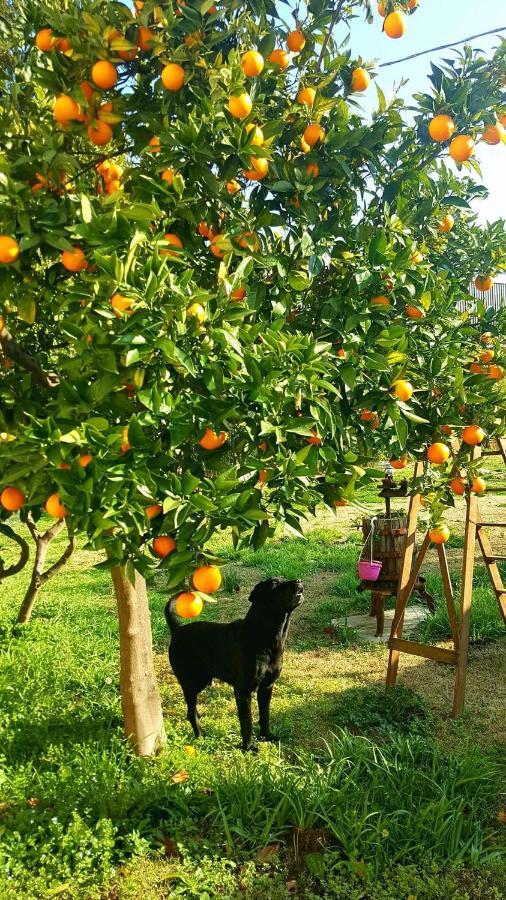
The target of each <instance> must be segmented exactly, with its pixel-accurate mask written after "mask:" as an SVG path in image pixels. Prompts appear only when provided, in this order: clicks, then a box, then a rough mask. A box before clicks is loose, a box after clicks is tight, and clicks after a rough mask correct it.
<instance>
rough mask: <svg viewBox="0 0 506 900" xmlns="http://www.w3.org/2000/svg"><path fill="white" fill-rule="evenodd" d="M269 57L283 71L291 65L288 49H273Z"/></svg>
mask: <svg viewBox="0 0 506 900" xmlns="http://www.w3.org/2000/svg"><path fill="white" fill-rule="evenodd" d="M267 58H268V60H269V62H270V63H271V64H272V65H273V66H277V67H278V69H281V71H282V72H284V71H285V69H287V68H288V66H289V65H290V54H289V53H287V52H286V50H281V49H279V48H278V49H277V50H273V51H272V53H271V54H270V56H268V57H267Z"/></svg>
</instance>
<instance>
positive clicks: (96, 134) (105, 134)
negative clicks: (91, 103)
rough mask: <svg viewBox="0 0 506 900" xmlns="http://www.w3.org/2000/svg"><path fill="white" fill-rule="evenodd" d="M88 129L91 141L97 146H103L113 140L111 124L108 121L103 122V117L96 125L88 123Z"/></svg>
mask: <svg viewBox="0 0 506 900" xmlns="http://www.w3.org/2000/svg"><path fill="white" fill-rule="evenodd" d="M86 131H87V132H88V137H89V139H90V141H91V143H92V144H95V145H96V146H97V147H103V146H104V144H108V143H109V141H111V140H112V128H111V126H110V125H109V124H108V122H102V121H101V119H97V121H96V122H95V124H94V125H88V128H87V129H86Z"/></svg>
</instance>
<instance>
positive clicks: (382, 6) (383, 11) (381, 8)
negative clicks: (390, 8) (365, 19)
mask: <svg viewBox="0 0 506 900" xmlns="http://www.w3.org/2000/svg"><path fill="white" fill-rule="evenodd" d="M386 14H387V8H386V6H385V4H384V3H383V2H382V0H380V2H379V3H378V15H379V16H381V18H382V19H384V18H385V16H386Z"/></svg>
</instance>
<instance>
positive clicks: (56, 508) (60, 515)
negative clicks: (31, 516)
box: [44, 493, 68, 519]
mask: <svg viewBox="0 0 506 900" xmlns="http://www.w3.org/2000/svg"><path fill="white" fill-rule="evenodd" d="M44 509H45V510H46V512H47V514H48V516H51V517H52V518H53V519H64V518H65V516H68V509H67V507H66V506H64V505H63V503H62V502H61V497H60V495H59V494H58V493H56V494H51V495H50V496H49V497H48V498H47V500H46V502H45V504H44Z"/></svg>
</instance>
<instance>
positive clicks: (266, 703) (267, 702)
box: [257, 684, 276, 741]
mask: <svg viewBox="0 0 506 900" xmlns="http://www.w3.org/2000/svg"><path fill="white" fill-rule="evenodd" d="M272 688H273V685H272V684H270V685H268V686H267V687H266V686H265V685H260V687H259V688H258V691H257V701H258V718H259V721H260V738H261V739H262V740H264V741H275V740H276V737H275V736H274V735H273V734H271V729H270V711H271V698H272Z"/></svg>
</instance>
